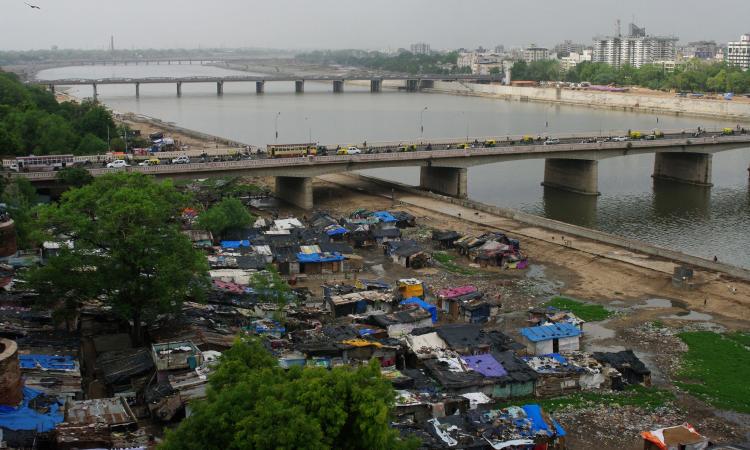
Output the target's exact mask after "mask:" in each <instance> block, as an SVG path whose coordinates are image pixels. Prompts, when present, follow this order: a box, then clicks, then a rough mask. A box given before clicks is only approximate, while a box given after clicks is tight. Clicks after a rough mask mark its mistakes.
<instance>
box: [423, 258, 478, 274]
mask: <svg viewBox="0 0 750 450" xmlns="http://www.w3.org/2000/svg"><path fill="white" fill-rule="evenodd" d="M432 259H434V260H435V261H437V262H438V263H440V266H441V267H442V268H443V269H445V270H447V271H448V272H451V273H455V274H457V275H476V274H478V273H479V271H477V270H474V269H470V268H467V267H462V266H459V265H458V264H456V263H454V262H453V260H454V259H455V256H453V255H449V254H448V253H446V252H435V253H433V254H432Z"/></svg>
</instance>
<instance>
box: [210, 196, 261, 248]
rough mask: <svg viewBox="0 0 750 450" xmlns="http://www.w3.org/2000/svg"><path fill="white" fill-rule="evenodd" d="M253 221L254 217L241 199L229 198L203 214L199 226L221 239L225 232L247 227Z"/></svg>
mask: <svg viewBox="0 0 750 450" xmlns="http://www.w3.org/2000/svg"><path fill="white" fill-rule="evenodd" d="M252 221H253V216H252V215H251V214H250V213H249V212H248V211H247V208H245V205H243V204H242V202H241V201H240V200H239V199H237V198H233V197H227V198H224V199H223V200H221V201H220V202H219V203H217V204H215V205H214V206H212V207H210V208H208V210H206V211H205V212H204V213H203V214H201V215H200V216H199V217H198V226H199V227H200V228H202V229H204V230H208V231H210V232H211V233H212V234H213V235H214V237H215V238H216V239H219V238H220V237H221V235H222V234H223V233H224V232H225V231H227V230H231V229H236V228H242V227H245V226H247V225H250V224H251V223H252Z"/></svg>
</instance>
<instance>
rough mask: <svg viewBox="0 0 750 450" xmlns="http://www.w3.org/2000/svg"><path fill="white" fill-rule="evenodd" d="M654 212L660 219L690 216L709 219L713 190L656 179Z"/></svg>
mask: <svg viewBox="0 0 750 450" xmlns="http://www.w3.org/2000/svg"><path fill="white" fill-rule="evenodd" d="M652 199H653V206H654V208H653V211H654V215H655V216H656V217H659V218H666V217H674V216H690V217H693V218H696V219H698V218H703V219H707V218H709V215H710V211H711V188H710V187H707V186H696V185H692V184H686V183H677V182H674V181H667V180H658V179H654V184H653V196H652Z"/></svg>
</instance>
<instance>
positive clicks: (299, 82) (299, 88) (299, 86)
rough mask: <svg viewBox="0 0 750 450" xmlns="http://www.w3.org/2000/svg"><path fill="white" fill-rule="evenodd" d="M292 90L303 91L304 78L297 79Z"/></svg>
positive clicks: (298, 92)
mask: <svg viewBox="0 0 750 450" xmlns="http://www.w3.org/2000/svg"><path fill="white" fill-rule="evenodd" d="M294 92H296V93H297V94H302V93H303V92H305V80H297V81H295V82H294Z"/></svg>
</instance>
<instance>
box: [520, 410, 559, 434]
mask: <svg viewBox="0 0 750 450" xmlns="http://www.w3.org/2000/svg"><path fill="white" fill-rule="evenodd" d="M522 408H523V411H524V412H525V413H526V417H527V418H528V419H529V420H530V421H531V431H532V432H533V433H534V434H536V433H538V432H539V431H546V432H547V434H548V435H549V436H557V437H562V436H565V430H564V429H563V427H561V426H560V424H559V423H557V421H556V420H554V419H551V420H552V426H553V427H554V428H555V429H554V430H550V428H549V426H548V425H547V422H546V421H545V420H544V417H542V407H541V406H539V405H537V404H531V405H523V406H522Z"/></svg>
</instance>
